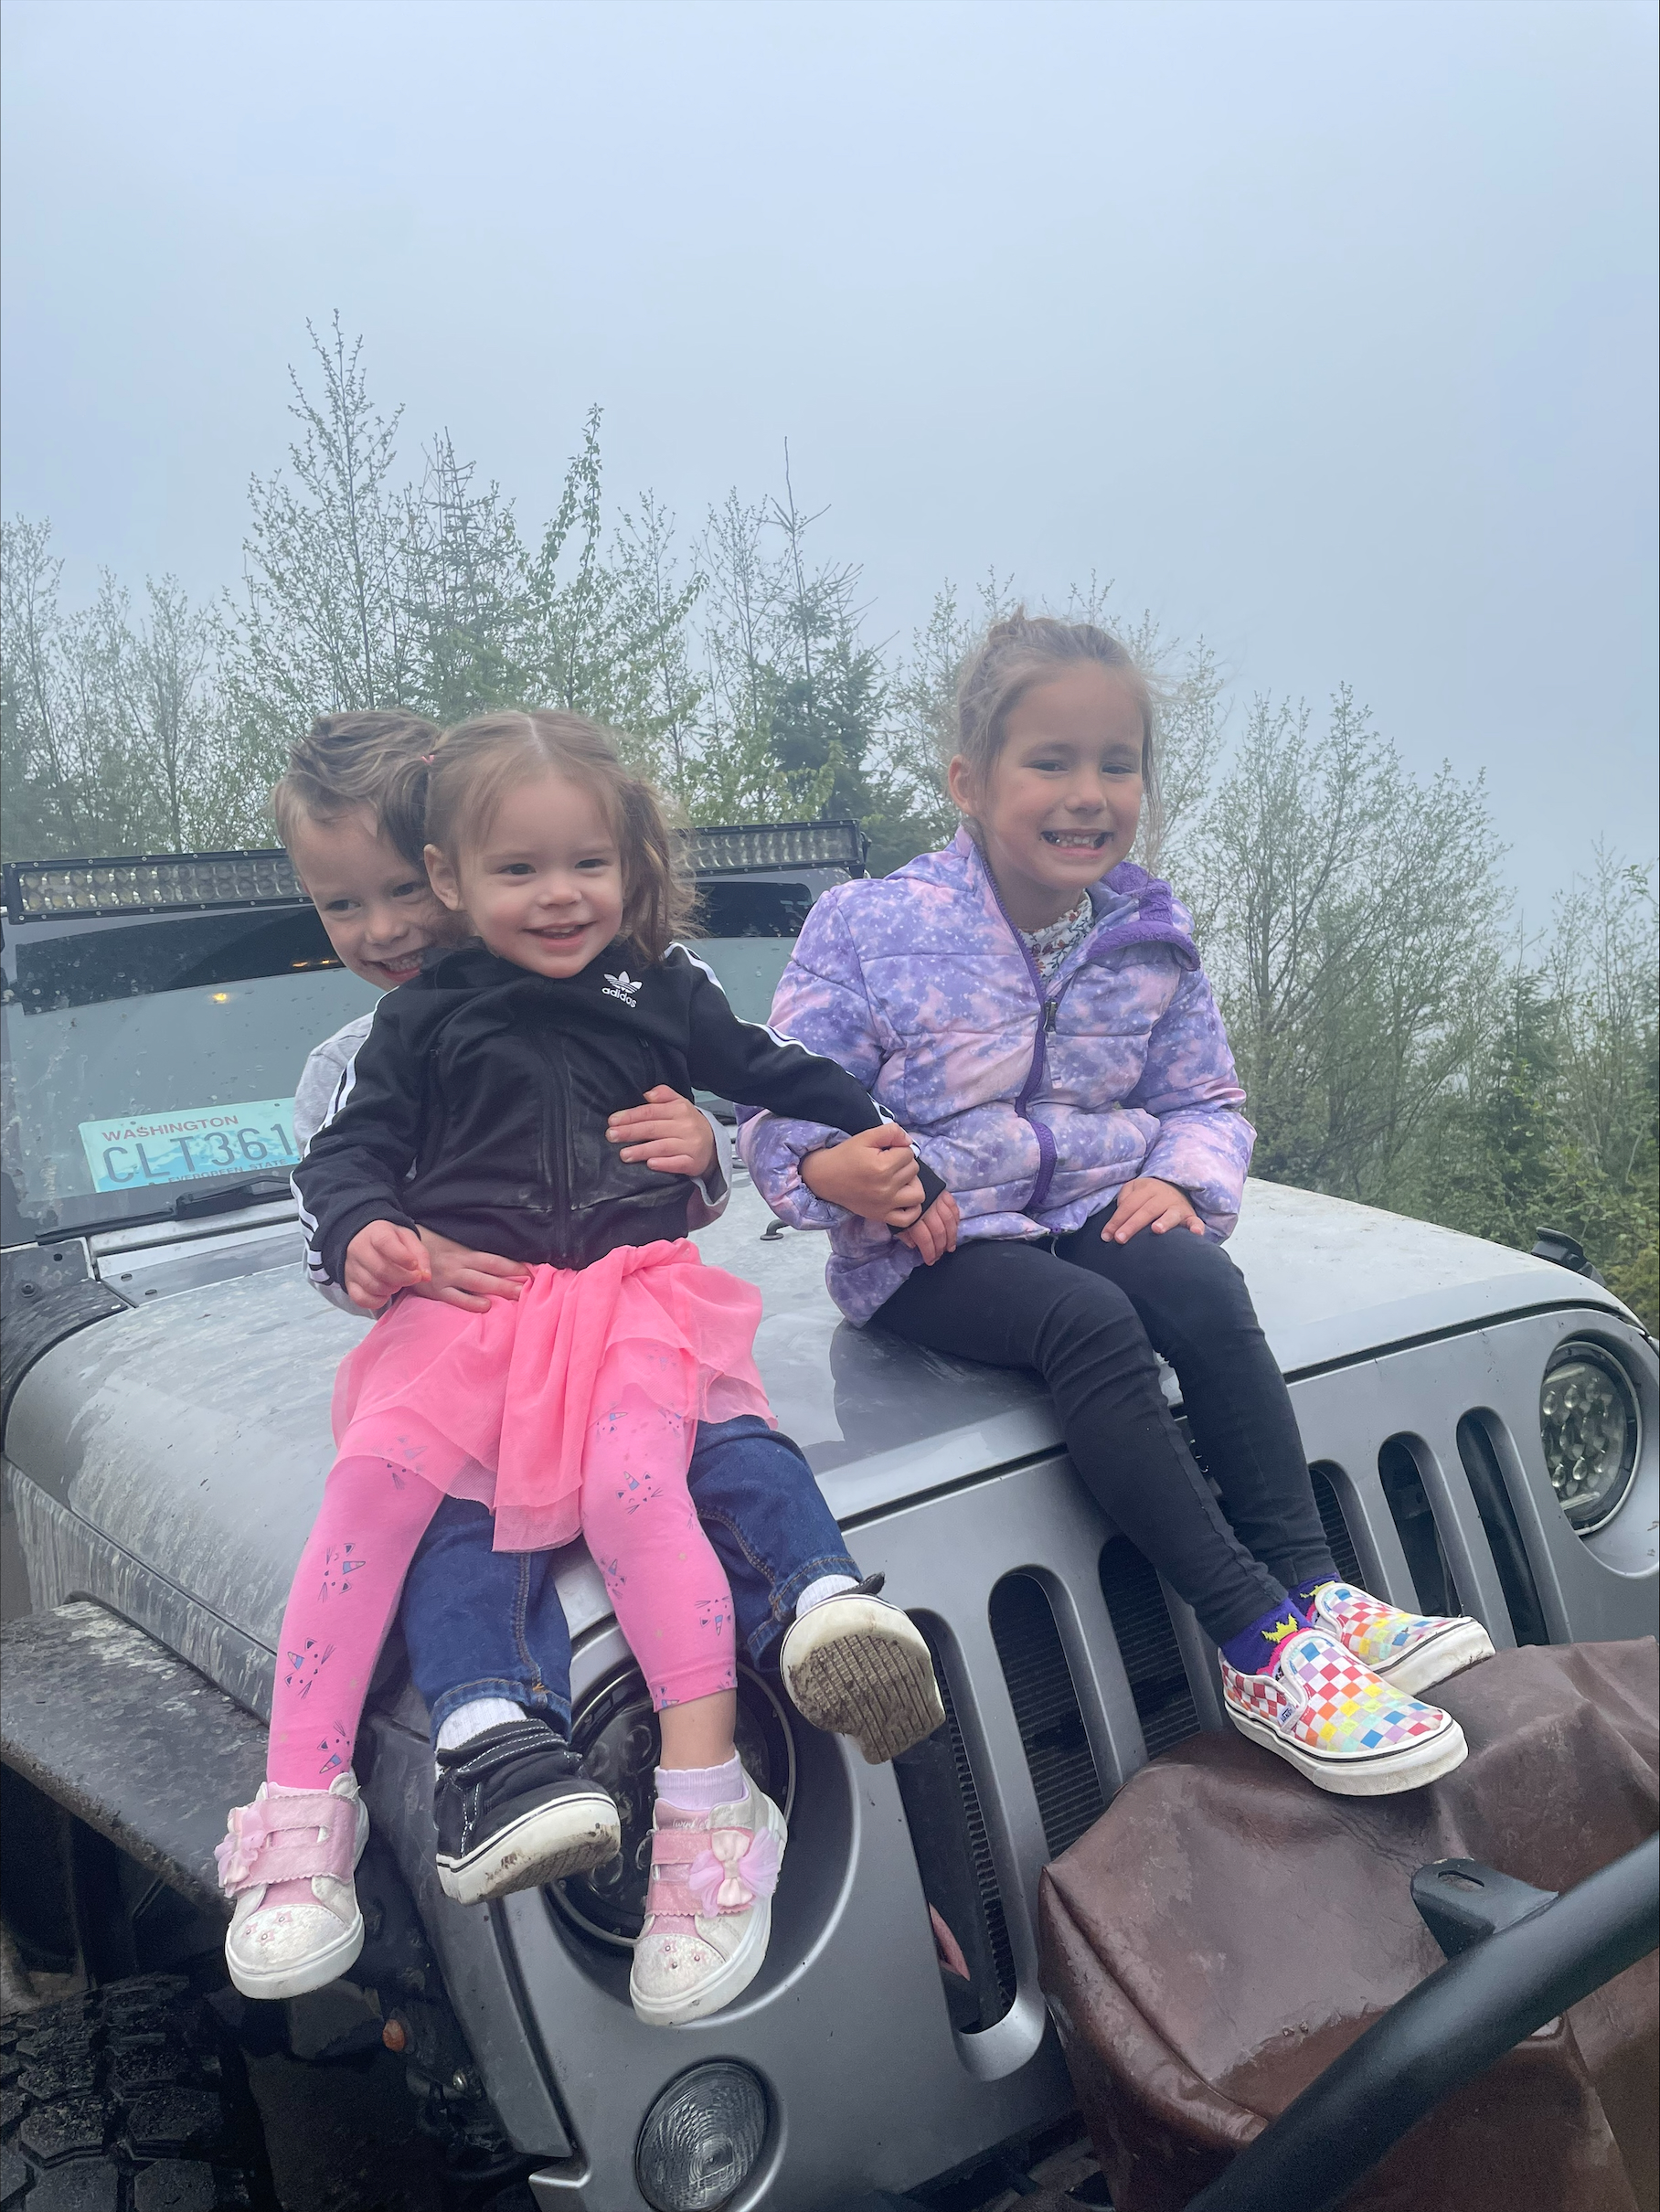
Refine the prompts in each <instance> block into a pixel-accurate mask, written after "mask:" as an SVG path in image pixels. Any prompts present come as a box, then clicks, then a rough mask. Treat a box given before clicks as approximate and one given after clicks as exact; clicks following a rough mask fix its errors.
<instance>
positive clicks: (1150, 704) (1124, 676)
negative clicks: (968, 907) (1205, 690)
mask: <svg viewBox="0 0 1660 2212" xmlns="http://www.w3.org/2000/svg"><path fill="white" fill-rule="evenodd" d="M1080 661H1095V662H1098V663H1099V664H1100V665H1101V667H1103V668H1110V669H1112V672H1113V674H1114V675H1116V676H1117V677H1118V678H1119V679H1120V681H1121V682H1122V683H1123V686H1124V687H1125V688H1126V690H1127V691H1128V692H1129V694H1130V696H1131V697H1132V698H1133V700H1134V701H1135V703H1136V705H1137V706H1138V707H1140V708H1141V719H1142V826H1141V837H1142V849H1143V851H1144V853H1145V854H1146V855H1147V856H1148V857H1149V858H1151V857H1152V856H1153V855H1154V854H1155V853H1156V852H1157V850H1158V843H1159V837H1160V834H1161V833H1162V831H1163V829H1164V807H1163V804H1162V803H1161V800H1160V795H1159V786H1158V762H1157V757H1156V753H1157V748H1156V745H1155V734H1156V729H1157V715H1156V712H1155V707H1154V700H1153V692H1152V688H1151V686H1149V684H1148V682H1147V679H1146V676H1145V675H1144V673H1143V672H1142V669H1141V668H1140V666H1139V665H1137V663H1136V660H1135V658H1134V655H1133V654H1132V653H1131V652H1130V649H1129V647H1128V646H1127V645H1124V644H1123V643H1120V641H1119V640H1118V639H1117V638H1115V637H1114V636H1112V633H1111V632H1110V631H1106V630H1101V629H1098V628H1097V627H1096V625H1095V624H1094V623H1093V622H1057V621H1056V620H1055V619H1054V618H1053V617H1052V616H1050V615H1047V614H1027V611H1026V610H1025V608H1024V607H1020V608H1016V611H1015V612H1014V613H1013V614H1011V615H1009V616H1007V617H1006V619H1005V620H1004V621H1002V622H994V623H993V624H992V626H991V628H990V629H989V630H988V631H987V632H986V633H985V636H984V639H983V641H982V642H981V643H980V644H979V645H978V646H977V647H976V648H975V650H974V653H973V654H971V655H970V656H969V658H968V659H967V660H966V661H965V662H964V663H963V669H962V673H961V675H959V677H958V679H957V751H958V752H959V754H960V755H961V756H962V758H963V760H964V761H965V762H966V763H967V766H968V771H969V774H970V776H971V777H972V778H973V780H974V782H975V783H977V784H978V785H979V786H980V788H981V789H982V790H984V787H985V784H986V782H987V779H988V778H989V777H990V775H991V772H992V770H993V769H994V768H995V766H996V764H997V756H998V754H999V753H1001V752H1002V750H1003V746H1004V741H1005V739H1006V736H1007V731H1008V717H1009V711H1010V709H1011V708H1012V707H1015V706H1016V704H1017V703H1018V701H1019V700H1020V699H1022V698H1023V697H1025V696H1026V694H1027V692H1028V691H1029V690H1030V689H1031V687H1032V686H1033V685H1034V684H1041V683H1042V682H1044V680H1045V679H1046V678H1047V677H1049V676H1053V675H1057V674H1058V673H1059V671H1060V670H1061V669H1063V668H1072V667H1076V666H1077V665H1078V664H1079V663H1080ZM975 826H976V825H975V824H974V823H973V822H972V820H971V822H970V824H969V827H970V828H971V830H972V829H974V827H975Z"/></svg>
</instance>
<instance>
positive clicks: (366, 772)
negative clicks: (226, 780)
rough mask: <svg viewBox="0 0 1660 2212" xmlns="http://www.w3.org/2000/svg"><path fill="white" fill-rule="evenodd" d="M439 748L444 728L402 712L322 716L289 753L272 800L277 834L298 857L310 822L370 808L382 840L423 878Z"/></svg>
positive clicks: (387, 710)
mask: <svg viewBox="0 0 1660 2212" xmlns="http://www.w3.org/2000/svg"><path fill="white" fill-rule="evenodd" d="M437 743H438V726H437V724H436V723H433V722H429V721H427V720H426V719H425V718H424V717H422V716H420V715H418V714H410V713H409V712H407V711H406V710H405V709H404V708H403V707H376V708H373V709H372V710H369V711H367V712H365V713H361V714H320V715H319V716H318V717H317V718H316V720H315V721H314V723H313V724H312V726H311V728H310V729H309V730H308V731H307V733H306V735H305V736H304V737H303V738H300V739H296V740H295V742H294V744H293V746H291V747H290V749H289V755H288V767H287V769H286V770H285V771H284V772H283V775H282V780H281V782H279V783H278V784H277V787H276V789H275V790H274V791H273V792H271V815H272V818H273V819H274V821H275V823H276V825H277V835H278V836H279V837H280V838H281V839H282V843H283V844H284V845H286V846H287V847H288V849H289V851H290V852H292V851H293V843H294V835H295V832H296V831H298V830H299V829H301V828H302V827H303V824H306V823H307V822H320V823H327V822H338V821H339V819H340V817H341V816H342V815H343V814H351V813H352V812H354V810H355V809H356V808H358V807H367V810H368V811H369V813H370V814H373V815H374V817H375V822H376V826H377V828H378V831H379V832H380V834H381V835H383V836H385V837H386V838H387V840H388V843H390V844H391V845H394V846H395V847H396V848H397V850H398V851H399V853H401V854H402V855H403V856H404V858H405V859H406V860H407V861H409V862H410V866H411V867H414V868H416V869H417V870H418V871H419V872H420V874H421V875H423V876H424V875H425V874H426V867H427V864H426V860H425V858H424V857H423V850H422V848H423V847H424V846H425V844H426V812H427V766H428V763H429V761H430V760H431V756H432V750H433V748H434V747H435V746H436V745H437Z"/></svg>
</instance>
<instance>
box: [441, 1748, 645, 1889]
mask: <svg viewBox="0 0 1660 2212" xmlns="http://www.w3.org/2000/svg"><path fill="white" fill-rule="evenodd" d="M438 1764H439V1770H440V1771H439V1777H438V1786H437V1788H436V1790H435V1791H434V1792H433V1799H432V1813H433V1817H434V1819H435V1821H436V1822H437V1824H438V1878H439V1881H440V1882H441V1883H442V1887H443V1893H444V1895H445V1896H446V1897H452V1898H454V1899H455V1900H456V1902H457V1903H458V1904H461V1905H478V1904H482V1903H483V1902H484V1899H485V1898H495V1897H506V1896H507V1895H508V1894H509V1893H510V1892H511V1891H513V1890H515V1889H536V1888H540V1886H541V1885H542V1884H543V1883H544V1882H559V1881H563V1880H564V1878H565V1877H566V1876H567V1875H568V1874H580V1873H582V1872H583V1871H584V1869H585V1868H587V1867H590V1866H602V1865H603V1864H604V1862H605V1861H606V1860H607V1859H608V1858H614V1857H615V1856H616V1855H617V1853H618V1852H619V1851H620V1850H621V1849H622V1828H621V1827H620V1825H619V1824H618V1821H617V1808H616V1806H615V1805H614V1804H613V1803H612V1800H611V1798H610V1797H609V1796H608V1795H607V1793H606V1792H604V1791H603V1790H601V1788H600V1787H599V1786H598V1784H597V1783H595V1782H591V1781H589V1779H588V1777H587V1775H586V1774H584V1773H583V1771H582V1762H581V1760H580V1759H579V1758H578V1757H577V1755H576V1753H575V1752H574V1751H573V1750H572V1749H571V1748H570V1746H569V1744H568V1743H567V1742H566V1740H565V1739H564V1738H563V1737H562V1736H560V1735H558V1734H556V1733H555V1731H554V1730H553V1729H552V1728H549V1727H548V1724H547V1723H546V1721H542V1720H534V1719H530V1718H526V1719H524V1720H513V1721H508V1722H507V1723H506V1724H505V1726H503V1727H501V1728H485V1729H484V1731H483V1732H482V1733H481V1734H479V1735H477V1736H474V1737H472V1738H470V1739H469V1740H468V1741H467V1742H465V1743H463V1744H461V1745H459V1746H458V1747H457V1749H454V1750H453V1751H440V1752H439V1754H438Z"/></svg>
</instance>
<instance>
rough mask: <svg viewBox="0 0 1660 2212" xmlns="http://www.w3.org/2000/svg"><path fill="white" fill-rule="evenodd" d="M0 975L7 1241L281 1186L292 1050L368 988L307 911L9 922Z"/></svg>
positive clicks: (290, 1147) (369, 999) (363, 1009)
mask: <svg viewBox="0 0 1660 2212" xmlns="http://www.w3.org/2000/svg"><path fill="white" fill-rule="evenodd" d="M0 965H3V966H4V970H5V993H4V1004H3V1005H0V1030H3V1032H4V1040H3V1041H4V1070H3V1074H4V1086H5V1096H4V1132H5V1189H4V1196H5V1232H4V1233H5V1242H6V1243H7V1244H12V1243H16V1242H19V1241H21V1240H24V1239H30V1238H35V1237H41V1236H52V1235H60V1234H62V1233H63V1232H64V1231H66V1230H75V1229H80V1230H85V1229H87V1228H97V1227H108V1226H113V1225H115V1224H118V1223H121V1222H125V1221H135V1220H144V1219H155V1218H162V1217H165V1216H166V1215H167V1214H169V1213H170V1212H171V1211H172V1210H173V1207H174V1205H175V1203H176V1200H177V1199H178V1198H179V1197H181V1196H186V1195H188V1194H190V1193H191V1192H194V1191H204V1190H208V1189H209V1188H211V1186H213V1185H215V1184H218V1185H221V1186H224V1185H228V1184H231V1183H234V1182H236V1181H239V1180H247V1179H250V1178H254V1177H259V1178H261V1179H264V1178H270V1179H273V1180H274V1181H275V1182H276V1183H278V1184H281V1183H282V1181H283V1180H284V1179H285V1178H286V1176H287V1174H288V1171H289V1169H290V1168H291V1167H292V1166H293V1164H294V1159H295V1153H294V1142H293V1096H294V1085H295V1083H296V1082H297V1081H298V1079H299V1076H300V1070H301V1069H303V1066H304V1065H305V1059H306V1055H307V1054H308V1053H309V1052H310V1051H311V1049H312V1048H313V1046H314V1045H315V1044H317V1043H318V1042H319V1041H320V1040H321V1039H322V1038H324V1037H329V1036H332V1035H333V1033H334V1032H335V1030H336V1029H338V1028H339V1027H341V1026H342V1025H343V1024H344V1023H346V1022H348V1021H351V1020H353V1019H354V1018H355V1017H356V1016H358V1015H360V1014H364V1013H367V1011H368V1010H369V1008H370V1007H372V1006H373V1005H375V1003H376V1001H377V1000H378V997H379V995H380V994H379V993H378V991H376V990H375V989H374V987H373V986H372V985H371V984H366V983H363V982H361V981H360V980H359V979H358V978H357V977H356V976H355V975H353V974H351V973H349V972H348V971H347V970H346V969H345V968H343V967H342V966H341V965H340V964H339V962H338V961H337V960H336V958H335V954H334V952H333V951H332V949H331V948H330V945H329V942H328V939H327V938H326V936H325V934H324V931H323V925H322V923H321V922H320V921H319V920H318V919H317V917H316V915H315V913H314V911H313V910H312V909H311V908H310V907H282V908H278V909H271V908H269V907H267V908H264V909H242V910H237V911H232V912H226V913H216V914H157V915H154V916H149V917H145V918H144V919H143V920H139V919H133V920H128V919H125V918H122V919H121V920H108V921H71V920H64V921H40V922H27V923H23V924H20V925H12V926H9V927H8V928H7V930H6V931H5V952H4V955H3V956H0Z"/></svg>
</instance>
